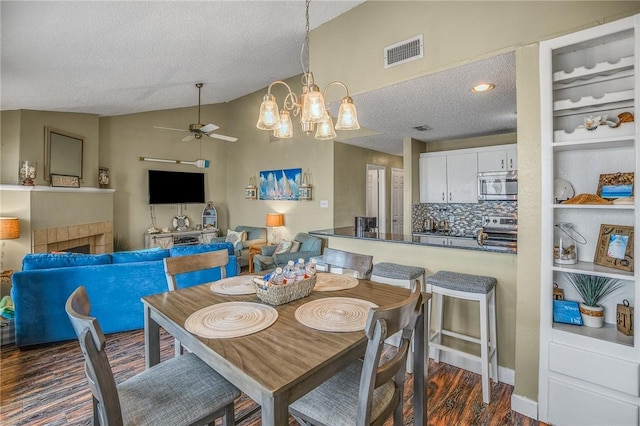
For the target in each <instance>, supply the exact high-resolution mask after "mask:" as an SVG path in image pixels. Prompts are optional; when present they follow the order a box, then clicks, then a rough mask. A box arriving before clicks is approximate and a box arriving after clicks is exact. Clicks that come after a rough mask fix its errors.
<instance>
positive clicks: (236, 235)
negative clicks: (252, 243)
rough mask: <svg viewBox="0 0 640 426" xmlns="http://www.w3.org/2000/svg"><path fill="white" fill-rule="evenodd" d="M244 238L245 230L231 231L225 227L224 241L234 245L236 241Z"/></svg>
mask: <svg viewBox="0 0 640 426" xmlns="http://www.w3.org/2000/svg"><path fill="white" fill-rule="evenodd" d="M244 238H245V232H244V231H242V232H236V231H232V230H231V229H227V238H225V240H224V241H225V242H226V243H231V244H233V245H235V244H236V243H237V242H240V241H242V240H244Z"/></svg>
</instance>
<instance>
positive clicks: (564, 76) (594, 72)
mask: <svg viewBox="0 0 640 426" xmlns="http://www.w3.org/2000/svg"><path fill="white" fill-rule="evenodd" d="M633 63H634V57H633V56H627V57H626V58H621V59H620V60H619V61H617V62H601V63H598V64H596V66H595V67H593V68H587V67H586V66H581V67H577V68H574V69H573V70H572V71H569V72H565V71H564V70H563V71H556V72H554V73H553V82H554V83H561V82H562V83H570V82H572V81H574V80H577V79H585V80H586V79H590V78H592V77H595V76H607V77H609V76H611V75H612V74H614V75H615V74H616V73H617V72H619V71H623V70H626V69H629V68H633Z"/></svg>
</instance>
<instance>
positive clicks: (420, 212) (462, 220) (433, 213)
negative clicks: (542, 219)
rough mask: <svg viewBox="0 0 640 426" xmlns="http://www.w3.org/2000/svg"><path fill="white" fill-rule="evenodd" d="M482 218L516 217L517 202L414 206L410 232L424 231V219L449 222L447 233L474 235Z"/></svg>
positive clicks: (480, 224)
mask: <svg viewBox="0 0 640 426" xmlns="http://www.w3.org/2000/svg"><path fill="white" fill-rule="evenodd" d="M482 216H518V202H517V201H480V202H479V203H477V204H471V203H469V204H467V203H465V204H446V203H444V204H414V205H413V211H412V215H411V217H412V223H411V230H412V232H420V231H423V230H424V221H425V219H428V218H432V219H433V220H434V221H436V222H439V221H442V220H446V221H449V220H450V218H451V217H453V222H451V221H449V233H450V234H454V235H458V234H475V233H476V231H477V230H478V229H480V227H481V226H482Z"/></svg>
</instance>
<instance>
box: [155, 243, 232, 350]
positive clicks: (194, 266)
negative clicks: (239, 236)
mask: <svg viewBox="0 0 640 426" xmlns="http://www.w3.org/2000/svg"><path fill="white" fill-rule="evenodd" d="M163 261H164V274H165V276H166V277H167V286H168V287H169V291H175V290H176V289H177V288H178V283H177V275H180V274H186V273H189V272H196V271H201V270H204V269H211V268H220V279H223V278H226V276H227V271H226V266H227V264H228V263H229V252H228V251H227V249H224V250H216V251H209V252H205V253H199V254H192V255H188V256H177V257H165V258H164V259H163ZM174 350H175V355H176V356H180V355H182V354H183V352H184V349H183V347H182V344H181V343H180V341H179V340H178V339H175V340H174Z"/></svg>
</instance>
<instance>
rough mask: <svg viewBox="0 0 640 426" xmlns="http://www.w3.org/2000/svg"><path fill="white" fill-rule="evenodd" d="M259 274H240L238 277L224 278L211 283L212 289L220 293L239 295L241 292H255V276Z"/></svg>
mask: <svg viewBox="0 0 640 426" xmlns="http://www.w3.org/2000/svg"><path fill="white" fill-rule="evenodd" d="M254 277H259V275H239V276H237V277H229V278H224V279H221V280H218V281H215V282H214V283H212V284H211V291H213V292H214V293H219V294H227V295H231V296H238V295H241V294H255V293H256V288H255V287H254V285H253V281H252V280H253V278H254Z"/></svg>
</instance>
